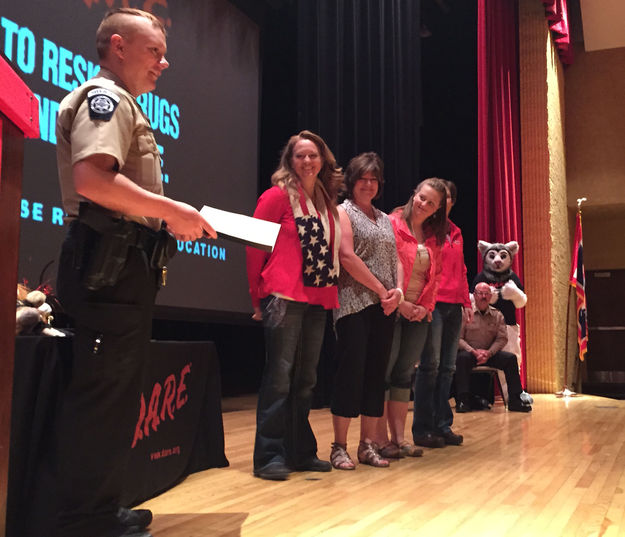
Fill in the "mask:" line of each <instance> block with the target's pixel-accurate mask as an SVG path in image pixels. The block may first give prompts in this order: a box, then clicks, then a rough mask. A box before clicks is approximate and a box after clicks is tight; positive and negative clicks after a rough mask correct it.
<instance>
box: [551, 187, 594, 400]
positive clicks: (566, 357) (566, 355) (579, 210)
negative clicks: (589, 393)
mask: <svg viewBox="0 0 625 537" xmlns="http://www.w3.org/2000/svg"><path fill="white" fill-rule="evenodd" d="M585 201H587V199H586V198H577V214H578V215H579V216H580V218H581V215H582V203H583V202H585ZM576 218H577V215H576ZM576 225H577V222H576ZM573 246H574V247H575V248H577V244H574V245H573ZM576 257H577V256H576ZM571 295H573V296H575V294H574V293H572V286H571V282H570V281H569V293H568V296H567V300H566V330H565V340H564V383H563V387H562V389H561V390H560V391H558V392H556V393H555V396H556V397H575V396H576V395H577V393H576V392H574V391H573V390H570V389H569V387H568V384H567V381H568V373H569V321H570V317H571V305H570V299H571Z"/></svg>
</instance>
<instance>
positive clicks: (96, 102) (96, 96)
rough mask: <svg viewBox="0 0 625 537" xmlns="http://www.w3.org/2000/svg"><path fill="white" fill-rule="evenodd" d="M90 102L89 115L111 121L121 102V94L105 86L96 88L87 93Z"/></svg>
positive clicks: (92, 117)
mask: <svg viewBox="0 0 625 537" xmlns="http://www.w3.org/2000/svg"><path fill="white" fill-rule="evenodd" d="M87 101H88V102H89V117H90V118H91V119H101V120H102V121H110V119H111V118H112V117H113V113H114V112H115V109H116V108H117V105H118V104H119V95H117V94H116V93H115V92H113V91H111V90H107V89H104V88H94V89H92V90H90V91H89V93H87Z"/></svg>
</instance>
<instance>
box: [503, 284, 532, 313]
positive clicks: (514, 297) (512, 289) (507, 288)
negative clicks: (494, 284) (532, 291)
mask: <svg viewBox="0 0 625 537" xmlns="http://www.w3.org/2000/svg"><path fill="white" fill-rule="evenodd" d="M501 296H502V298H504V299H505V300H510V301H511V302H512V303H513V304H514V306H515V307H516V308H522V307H523V306H525V304H526V303H527V295H526V294H525V293H524V292H523V291H521V290H520V289H519V288H518V287H517V284H516V283H514V282H513V281H512V280H508V281H507V282H506V284H505V285H504V286H503V287H502V288H501Z"/></svg>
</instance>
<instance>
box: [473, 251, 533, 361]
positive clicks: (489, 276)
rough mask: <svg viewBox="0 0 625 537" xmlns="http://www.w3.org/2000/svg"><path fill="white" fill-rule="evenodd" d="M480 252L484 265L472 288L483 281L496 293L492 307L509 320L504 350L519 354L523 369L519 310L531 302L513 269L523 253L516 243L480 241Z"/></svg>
mask: <svg viewBox="0 0 625 537" xmlns="http://www.w3.org/2000/svg"><path fill="white" fill-rule="evenodd" d="M477 247H478V250H479V251H480V253H481V254H482V260H483V262H484V266H483V269H482V272H480V273H479V274H478V275H477V276H476V277H475V279H474V280H473V284H472V285H471V292H473V289H475V286H476V285H477V284H478V283H480V282H486V283H487V284H489V285H490V287H491V289H492V290H493V298H492V299H491V305H493V306H494V307H495V308H497V309H498V310H499V311H501V313H502V314H503V316H504V319H505V320H506V325H507V330H508V343H507V344H506V346H505V347H504V348H503V350H504V351H508V352H511V353H513V354H516V357H517V362H518V363H519V367H520V366H521V338H520V335H519V325H518V324H517V322H516V310H517V308H522V307H524V306H525V304H526V302H527V296H526V295H525V293H524V292H523V284H522V283H521V280H519V277H518V276H517V275H516V274H515V273H514V272H513V271H512V269H511V268H510V267H511V266H512V261H513V260H514V256H515V255H516V254H517V252H518V251H519V244H518V243H517V242H516V241H512V242H507V243H506V244H501V243H493V244H491V243H489V242H485V241H479V242H478V245H477Z"/></svg>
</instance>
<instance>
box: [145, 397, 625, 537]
mask: <svg viewBox="0 0 625 537" xmlns="http://www.w3.org/2000/svg"><path fill="white" fill-rule="evenodd" d="M243 403H244V404H243V405H242V406H243V407H244V408H245V409H244V410H238V411H231V412H225V413H224V428H225V433H226V455H227V456H228V459H229V460H230V467H229V468H219V469H211V470H207V471H205V472H200V473H197V474H194V475H191V476H189V477H188V478H187V479H186V480H185V481H184V482H182V483H181V484H180V485H178V486H177V487H175V488H174V489H172V490H170V491H168V492H166V493H164V494H162V495H161V496H159V497H157V498H154V499H152V500H150V501H148V502H146V503H145V504H144V505H143V506H145V507H149V508H150V509H152V510H153V512H154V515H155V519H154V522H153V523H152V526H151V529H152V533H153V535H154V537H205V536H206V537H207V536H232V537H234V536H239V535H240V536H243V537H282V536H284V537H313V536H324V537H330V536H333V537H348V536H358V537H365V536H366V537H382V536H388V537H404V536H405V537H408V536H409V537H413V536H415V537H416V536H424V537H445V536H458V537H460V536H462V537H466V536H469V537H470V536H480V537H481V536H491V535H492V536H494V537H495V536H496V537H502V536H519V537H537V536H558V535H567V536H577V535H580V536H581V535H583V536H601V537H610V536H614V535H625V401H618V400H613V399H605V398H601V397H595V396H587V395H584V396H580V397H576V398H571V399H568V400H562V399H557V398H556V397H555V396H553V395H538V396H535V404H534V410H533V412H531V413H530V414H519V413H515V412H507V411H506V410H505V409H504V408H503V406H502V404H501V403H499V404H497V405H495V407H494V408H493V409H492V410H491V411H483V412H473V413H468V414H459V415H457V416H455V424H454V430H455V431H456V432H459V433H461V434H463V435H464V445H463V446H460V447H456V446H448V447H445V448H443V449H435V450H434V449H426V451H425V455H424V457H422V458H416V459H402V460H400V461H398V462H394V463H392V464H391V466H390V468H372V467H369V466H364V465H360V466H358V467H357V468H356V470H355V471H338V470H333V471H332V472H330V473H322V474H314V473H295V474H292V476H291V478H290V479H289V480H288V481H283V482H270V481H264V480H261V479H258V478H254V477H253V476H252V446H253V441H254V422H255V417H254V410H253V408H251V407H252V406H253V404H250V401H249V399H248V401H243ZM233 404H234V403H233V401H228V403H227V405H226V406H227V407H231V408H232V407H233ZM234 407H235V408H236V404H234ZM408 418H409V421H410V420H411V418H412V413H409V415H408ZM311 422H312V426H313V429H314V431H315V434H316V435H317V440H318V443H319V446H320V449H319V455H320V457H321V458H324V459H328V458H329V450H330V443H331V441H332V425H331V419H330V412H329V410H328V409H323V410H313V411H312V413H311ZM358 425H359V424H358V422H357V421H354V422H353V424H352V427H351V430H350V436H349V442H350V445H349V446H348V450H349V451H350V453H351V454H352V456H354V457H355V456H356V447H357V442H358ZM407 432H409V427H407Z"/></svg>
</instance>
